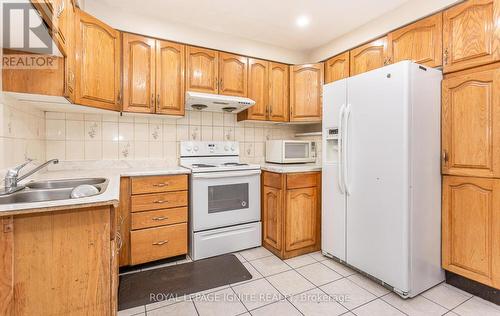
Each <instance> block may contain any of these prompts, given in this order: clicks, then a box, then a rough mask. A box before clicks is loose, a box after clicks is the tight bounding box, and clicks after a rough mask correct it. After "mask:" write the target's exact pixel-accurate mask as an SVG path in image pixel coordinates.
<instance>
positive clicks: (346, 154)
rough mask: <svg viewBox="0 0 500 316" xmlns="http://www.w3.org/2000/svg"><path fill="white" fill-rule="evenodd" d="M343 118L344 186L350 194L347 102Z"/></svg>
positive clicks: (349, 112) (349, 111)
mask: <svg viewBox="0 0 500 316" xmlns="http://www.w3.org/2000/svg"><path fill="white" fill-rule="evenodd" d="M344 116H345V120H344V125H345V126H344V128H345V137H344V149H343V152H342V154H343V162H344V166H343V167H344V172H343V178H344V188H345V192H346V194H347V195H351V189H350V187H349V136H350V135H349V122H350V120H351V105H350V104H347V108H346V111H345V114H344Z"/></svg>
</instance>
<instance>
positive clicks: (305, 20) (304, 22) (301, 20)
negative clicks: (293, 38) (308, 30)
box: [295, 15, 310, 27]
mask: <svg viewBox="0 0 500 316" xmlns="http://www.w3.org/2000/svg"><path fill="white" fill-rule="evenodd" d="M309 22H310V20H309V17H307V16H305V15H301V16H299V17H298V18H297V20H296V21H295V23H297V26H299V27H306V26H308V25H309Z"/></svg>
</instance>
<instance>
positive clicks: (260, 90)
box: [246, 58, 269, 121]
mask: <svg viewBox="0 0 500 316" xmlns="http://www.w3.org/2000/svg"><path fill="white" fill-rule="evenodd" d="M248 97H249V98H250V99H252V100H254V101H255V105H254V106H252V107H250V108H249V109H248V110H247V113H246V119H248V120H259V121H265V120H266V119H267V117H268V111H269V63H268V62H267V61H265V60H259V59H253V58H249V59H248Z"/></svg>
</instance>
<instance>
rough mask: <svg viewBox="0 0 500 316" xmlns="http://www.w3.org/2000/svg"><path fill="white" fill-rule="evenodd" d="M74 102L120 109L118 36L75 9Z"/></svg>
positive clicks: (115, 32) (102, 24)
mask: <svg viewBox="0 0 500 316" xmlns="http://www.w3.org/2000/svg"><path fill="white" fill-rule="evenodd" d="M76 23H77V32H76V34H77V36H76V52H75V53H76V55H75V75H76V82H75V84H76V91H75V92H76V95H75V103H77V104H82V105H88V106H93V107H99V108H104V109H108V110H116V111H119V110H120V104H121V94H120V82H121V61H120V55H121V51H120V33H119V32H118V31H116V30H114V29H113V28H111V27H109V26H108V25H106V24H104V23H102V22H101V21H99V20H98V19H96V18H94V17H93V16H91V15H89V14H87V13H85V12H83V11H81V10H77V21H76Z"/></svg>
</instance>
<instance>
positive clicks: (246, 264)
mask: <svg viewBox="0 0 500 316" xmlns="http://www.w3.org/2000/svg"><path fill="white" fill-rule="evenodd" d="M243 266H244V267H245V268H246V269H247V270H248V272H250V274H251V275H252V279H250V280H246V281H241V282H237V283H233V284H231V286H236V285H240V284H244V283H247V282H251V281H255V280H258V279H262V278H263V276H262V274H260V273H259V271H257V270H255V268H254V267H253V266H252V265H251V264H250V263H249V262H244V263H243Z"/></svg>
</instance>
